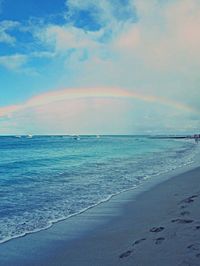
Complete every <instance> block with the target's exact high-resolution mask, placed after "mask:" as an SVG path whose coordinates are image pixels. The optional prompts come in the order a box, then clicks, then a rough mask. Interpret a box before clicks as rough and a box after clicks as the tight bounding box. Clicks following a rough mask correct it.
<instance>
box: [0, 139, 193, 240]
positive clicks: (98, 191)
mask: <svg viewBox="0 0 200 266" xmlns="http://www.w3.org/2000/svg"><path fill="white" fill-rule="evenodd" d="M195 150H196V146H195V144H194V143H193V142H190V141H186V140H183V141H176V140H166V139H165V140H164V139H151V138H148V137H128V136H127V137H125V136H115V137H113V136H101V137H100V138H97V137H96V136H93V137H92V136H90V137H86V136H84V137H80V139H75V138H74V137H70V136H68V137H67V136H48V137H44V136H42V137H39V136H34V137H33V138H26V137H21V138H16V137H0V242H1V243H2V242H4V241H7V240H9V239H12V238H14V237H17V236H21V235H24V234H26V233H30V232H34V231H38V230H42V229H44V228H47V227H49V226H51V225H52V223H53V222H55V221H59V220H61V219H64V218H67V217H69V216H71V215H74V214H77V213H79V212H80V211H83V210H85V209H87V208H89V207H91V206H94V205H96V204H99V203H100V202H102V201H105V200H108V199H109V198H110V197H111V196H112V195H115V194H117V193H119V192H122V191H124V190H127V189H130V188H136V189H137V187H138V186H139V185H140V184H141V183H143V182H145V180H146V179H149V178H152V179H153V178H155V176H156V175H159V174H161V173H165V172H168V171H170V170H172V169H175V168H177V167H180V166H183V165H186V164H191V163H192V162H193V161H194V157H195Z"/></svg>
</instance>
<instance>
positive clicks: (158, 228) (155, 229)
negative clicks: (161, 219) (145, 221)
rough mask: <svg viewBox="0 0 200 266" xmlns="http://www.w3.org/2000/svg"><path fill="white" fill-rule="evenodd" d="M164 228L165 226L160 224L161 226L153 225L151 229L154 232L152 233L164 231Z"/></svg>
mask: <svg viewBox="0 0 200 266" xmlns="http://www.w3.org/2000/svg"><path fill="white" fill-rule="evenodd" d="M164 229H165V228H164V227H163V226H160V227H153V228H151V229H150V230H149V231H150V232H152V233H158V232H161V231H163V230H164Z"/></svg>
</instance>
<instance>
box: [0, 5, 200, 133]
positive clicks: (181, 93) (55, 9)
mask: <svg viewBox="0 0 200 266" xmlns="http://www.w3.org/2000/svg"><path fill="white" fill-rule="evenodd" d="M199 70H200V1H199V0H101V1H99V0H56V1H54V0H49V1H39V0H38V1H36V0H0V134H4V135H5V134H141V133H142V134H149V133H151V134H154V133H155V134H157V133H193V132H196V131H198V130H199V131H200V88H199V85H200V75H199Z"/></svg>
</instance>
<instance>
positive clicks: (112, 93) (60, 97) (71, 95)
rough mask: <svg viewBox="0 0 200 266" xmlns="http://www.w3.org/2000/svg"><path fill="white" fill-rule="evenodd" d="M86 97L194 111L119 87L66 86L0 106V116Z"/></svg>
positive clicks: (165, 100) (180, 104) (160, 98)
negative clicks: (134, 101)
mask: <svg viewBox="0 0 200 266" xmlns="http://www.w3.org/2000/svg"><path fill="white" fill-rule="evenodd" d="M88 98H112V99H138V100H141V101H145V102H150V103H157V104H162V105H166V106H170V107H172V108H175V109H179V110H183V111H185V112H196V110H194V109H193V108H191V107H190V106H188V105H185V104H182V103H180V102H177V101H173V100H171V99H166V98H162V97H158V96H152V95H147V94H142V93H138V92H135V91H131V90H125V89H121V88H106V87H101V88H67V89H62V90H55V91H51V92H47V93H42V94H40V95H38V96H34V97H32V98H30V99H29V100H27V101H26V102H24V103H22V104H18V105H9V106H5V107H0V117H4V116H9V115H12V114H13V113H16V112H19V111H23V110H25V109H29V108H36V107H40V106H44V105H49V104H51V103H55V102H61V101H66V100H73V99H88Z"/></svg>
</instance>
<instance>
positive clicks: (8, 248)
mask: <svg viewBox="0 0 200 266" xmlns="http://www.w3.org/2000/svg"><path fill="white" fill-rule="evenodd" d="M197 165H199V164H197V163H196V165H195V164H194V165H192V166H191V165H190V166H189V167H188V166H186V167H183V168H179V169H176V170H175V171H171V172H170V173H167V174H165V176H162V177H158V179H156V180H154V181H155V182H151V181H150V180H149V182H148V180H147V181H146V182H145V183H144V184H143V186H141V187H140V188H139V189H138V190H137V191H136V190H134V189H130V190H129V191H126V192H121V193H119V194H118V195H117V196H113V197H112V198H111V199H110V200H108V201H106V202H103V203H101V204H99V205H97V206H95V207H93V208H90V209H88V210H87V211H84V212H82V213H81V214H79V215H76V216H73V217H70V218H69V219H65V220H63V221H60V222H57V223H55V224H53V225H52V226H51V227H50V228H48V229H45V230H42V231H39V232H36V233H33V234H27V235H26V236H24V237H20V238H16V239H12V240H11V241H7V242H4V243H3V244H1V245H0V257H1V259H0V265H3V266H7V265H16V266H17V265H20V266H23V265H27V266H28V265H69V266H71V265H79V263H81V265H90V264H87V263H88V262H89V261H90V260H92V258H88V259H89V261H87V262H84V261H85V259H86V258H83V262H80V261H79V262H77V261H73V258H74V259H76V257H77V255H78V257H79V258H81V256H83V255H84V253H85V252H82V251H80V253H81V254H79V251H77V249H74V248H73V246H74V245H75V246H76V245H77V244H78V245H80V243H83V242H84V245H85V242H87V243H88V244H87V245H89V247H87V248H86V249H87V250H86V252H87V251H88V250H89V249H90V248H95V244H94V243H93V244H92V239H93V236H94V235H95V236H96V238H97V239H98V235H99V234H100V232H101V234H102V233H103V232H104V234H105V232H106V234H107V233H109V232H110V231H112V230H113V224H114V225H115V226H117V227H123V223H124V221H123V223H121V224H120V221H122V220H123V219H124V218H125V217H126V216H127V213H126V211H127V209H129V208H130V206H131V209H132V208H133V209H134V208H135V209H137V208H138V207H137V205H138V204H140V198H146V197H148V194H149V193H150V194H151V193H152V191H155V192H156V191H158V192H159V187H160V186H161V187H164V188H163V189H164V190H165V185H166V184H168V183H172V184H176V183H177V181H176V180H177V179H180V176H184V175H186V176H187V175H189V174H190V173H192V172H198V173H199V174H200V168H196V167H197ZM175 181H176V182H175ZM197 185H198V184H196V186H197ZM199 190H200V188H199ZM156 193H157V192H156ZM146 205H147V204H146ZM146 207H148V206H146ZM132 216H133V217H131V218H132V220H134V219H135V218H136V216H134V215H132ZM147 218H148V217H146V219H147ZM80 225H81V228H80ZM133 225H135V226H136V225H137V224H135V222H133ZM131 226H132V225H131ZM129 227H130V224H129V225H128V226H126V227H124V228H123V230H125V231H126V230H129V229H130V228H129ZM136 227H138V225H137V226H136ZM90 238H92V239H90ZM101 238H102V237H100V240H101ZM123 238H124V237H123ZM89 239H90V240H89ZM111 239H112V237H111ZM105 240H106V242H108V243H110V240H109V239H106V238H105V239H104V240H103V242H104V241H105ZM88 241H89V242H88ZM93 241H94V239H93ZM95 241H96V239H95ZM101 241H102V240H101ZM101 241H100V242H101ZM118 241H119V239H118ZM111 242H112V241H111ZM116 242H117V241H116ZM127 242H129V241H128V240H127ZM90 243H91V244H90ZM95 243H96V242H95ZM87 245H86V246H87ZM99 245H100V244H98V245H96V248H97V250H98V249H99V248H100V247H99ZM114 247H115V245H114V243H113V247H112V246H111V247H109V249H111V250H112V249H114V250H115V249H116V247H115V248H114ZM120 247H121V244H120V243H119V245H118V248H120ZM124 249H125V247H124ZM66 250H67V252H66ZM97 250H96V251H97ZM127 251H130V250H129V249H128V250H127ZM74 252H75V253H76V252H77V254H74ZM130 252H131V251H130ZM54 253H55V255H54V256H53V258H52V256H50V255H51V254H54ZM66 253H67V257H66ZM119 253H120V250H119ZM128 253H129V252H128ZM128 253H127V254H126V255H127V257H129V256H128ZM93 254H94V258H96V255H95V253H94V252H93ZM122 254H123V253H122ZM130 254H131V253H130ZM64 255H65V256H64ZM126 255H125V257H126ZM3 256H4V257H3ZM36 256H38V259H36V258H35V257H36ZM63 256H64V257H63ZM119 256H120V255H118V257H119ZM49 257H50V258H51V259H50V260H49ZM83 257H84V256H83ZM114 257H115V258H116V256H114ZM114 257H113V258H114ZM118 257H117V258H118ZM2 258H3V260H2ZM66 258H70V261H69V260H68V259H67V262H66ZM94 258H93V259H94ZM130 258H131V255H130ZM118 259H119V258H118ZM107 260H108V257H105V256H104V260H103V261H102V262H100V264H98V265H118V264H116V263H120V264H119V265H121V263H122V261H121V260H117V262H116V261H115V262H113V263H115V264H111V263H112V261H109V262H108V261H107ZM47 262H48V263H47ZM107 262H108V263H109V264H107ZM58 263H59V264H58ZM84 263H85V264H84ZM89 263H90V262H89ZM101 263H104V264H101ZM123 263H125V264H122V265H129V264H127V260H125V262H123ZM92 265H93V264H92ZM94 265H95V264H94ZM142 265H145V264H142ZM152 265H154V264H152ZM162 265H164V264H162ZM166 265H167V264H166ZM172 265H173V264H172ZM174 265H175V264H174Z"/></svg>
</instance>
